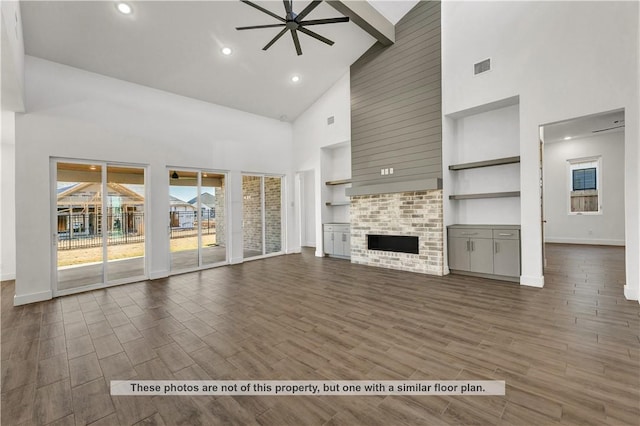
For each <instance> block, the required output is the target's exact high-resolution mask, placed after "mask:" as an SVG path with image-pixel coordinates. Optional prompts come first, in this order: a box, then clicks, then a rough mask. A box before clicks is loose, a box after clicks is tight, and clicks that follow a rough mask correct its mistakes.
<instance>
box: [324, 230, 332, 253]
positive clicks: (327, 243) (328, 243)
mask: <svg viewBox="0 0 640 426" xmlns="http://www.w3.org/2000/svg"><path fill="white" fill-rule="evenodd" d="M323 240H324V244H323V248H324V253H325V254H333V232H328V231H324V238H323Z"/></svg>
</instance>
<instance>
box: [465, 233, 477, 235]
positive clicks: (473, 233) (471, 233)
mask: <svg viewBox="0 0 640 426" xmlns="http://www.w3.org/2000/svg"><path fill="white" fill-rule="evenodd" d="M462 235H478V233H477V232H463V233H462Z"/></svg>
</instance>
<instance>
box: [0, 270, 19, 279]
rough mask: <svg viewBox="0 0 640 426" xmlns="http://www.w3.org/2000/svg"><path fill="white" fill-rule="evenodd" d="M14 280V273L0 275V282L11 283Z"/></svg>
mask: <svg viewBox="0 0 640 426" xmlns="http://www.w3.org/2000/svg"><path fill="white" fill-rule="evenodd" d="M15 279H16V273H15V272H14V273H13V274H2V275H0V281H11V280H15Z"/></svg>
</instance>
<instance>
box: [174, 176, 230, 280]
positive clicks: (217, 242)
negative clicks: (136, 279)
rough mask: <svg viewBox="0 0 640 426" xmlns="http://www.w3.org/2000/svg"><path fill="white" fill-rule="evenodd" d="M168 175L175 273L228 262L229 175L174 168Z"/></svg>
mask: <svg viewBox="0 0 640 426" xmlns="http://www.w3.org/2000/svg"><path fill="white" fill-rule="evenodd" d="M168 177H169V254H170V258H171V261H170V262H171V265H170V270H171V272H172V273H182V272H188V271H193V270H198V269H202V268H209V267H212V266H218V265H224V264H226V263H227V244H226V202H225V193H226V190H225V186H226V184H225V182H226V174H225V173H222V172H216V171H211V170H193V169H185V168H179V169H175V168H171V169H169V170H168Z"/></svg>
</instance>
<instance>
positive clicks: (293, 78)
mask: <svg viewBox="0 0 640 426" xmlns="http://www.w3.org/2000/svg"><path fill="white" fill-rule="evenodd" d="M291 81H292V82H294V83H297V82H299V81H300V76H299V75H294V76H293V77H291Z"/></svg>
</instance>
